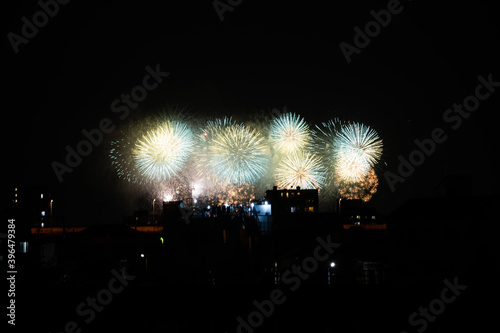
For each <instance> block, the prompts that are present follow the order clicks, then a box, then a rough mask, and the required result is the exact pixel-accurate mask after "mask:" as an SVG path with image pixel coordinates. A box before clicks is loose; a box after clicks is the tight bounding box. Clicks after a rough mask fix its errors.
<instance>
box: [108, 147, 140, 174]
mask: <svg viewBox="0 0 500 333" xmlns="http://www.w3.org/2000/svg"><path fill="white" fill-rule="evenodd" d="M109 157H110V158H111V165H112V166H113V167H114V168H115V171H116V174H117V175H118V177H119V178H121V179H124V180H127V181H129V182H132V183H140V180H139V179H138V177H137V174H136V172H135V171H136V170H135V165H134V161H133V158H132V145H131V143H130V141H127V140H124V139H122V140H114V141H111V150H110V152H109Z"/></svg>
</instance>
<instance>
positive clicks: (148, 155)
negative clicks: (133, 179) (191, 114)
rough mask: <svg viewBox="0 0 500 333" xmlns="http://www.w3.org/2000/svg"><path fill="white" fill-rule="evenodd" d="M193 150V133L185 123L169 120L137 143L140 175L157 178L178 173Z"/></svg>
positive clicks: (165, 177) (137, 161)
mask: <svg viewBox="0 0 500 333" xmlns="http://www.w3.org/2000/svg"><path fill="white" fill-rule="evenodd" d="M192 151H193V134H192V132H191V129H190V128H189V127H188V126H187V125H186V124H183V123H179V122H175V121H172V122H170V121H169V122H166V123H164V124H161V125H160V126H159V127H158V128H157V129H155V130H152V131H149V132H147V133H146V134H144V136H143V137H142V138H141V139H139V140H138V141H137V143H136V147H135V150H134V160H135V162H136V166H137V169H138V171H139V172H140V173H141V175H143V176H145V177H147V178H149V179H151V180H155V181H161V180H165V179H169V178H172V177H174V176H175V175H177V174H178V172H179V171H180V170H181V169H182V167H183V165H184V163H185V162H186V160H187V158H188V157H189V155H190V154H191V152H192Z"/></svg>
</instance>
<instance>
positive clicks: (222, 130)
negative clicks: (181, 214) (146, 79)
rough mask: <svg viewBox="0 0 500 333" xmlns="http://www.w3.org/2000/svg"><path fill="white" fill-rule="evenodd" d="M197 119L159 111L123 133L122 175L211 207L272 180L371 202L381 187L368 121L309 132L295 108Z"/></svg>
mask: <svg viewBox="0 0 500 333" xmlns="http://www.w3.org/2000/svg"><path fill="white" fill-rule="evenodd" d="M263 119H264V120H263ZM193 120H194V119H192V120H187V119H186V118H183V117H182V115H180V116H179V115H177V116H175V115H174V116H168V117H167V116H156V117H152V118H150V119H146V120H144V121H141V122H139V123H137V124H134V125H133V126H129V129H128V130H125V132H121V136H120V138H117V139H116V140H115V141H112V142H111V147H110V153H109V156H110V158H111V165H112V166H113V167H114V170H115V172H116V174H117V175H118V177H119V178H121V179H124V180H128V181H129V182H130V183H134V184H138V185H141V186H145V185H147V186H148V190H152V191H155V192H157V193H159V195H160V196H159V197H163V198H173V200H183V199H186V198H193V199H195V198H198V199H199V200H198V201H199V202H210V203H213V204H222V203H229V204H231V203H244V202H248V198H255V197H256V196H258V193H264V191H265V190H266V189H269V188H270V186H273V185H278V186H279V187H280V188H290V187H297V186H300V187H301V188H303V189H314V188H317V189H321V190H322V194H323V196H327V197H328V198H333V197H338V196H339V195H340V196H342V197H346V198H349V197H351V198H352V197H360V198H363V200H365V198H371V195H373V193H374V191H376V187H377V184H378V182H376V181H374V179H376V175H371V173H372V172H373V167H374V165H375V164H376V163H377V162H378V160H379V159H380V157H381V154H382V139H380V138H379V136H378V134H377V132H376V131H375V130H374V129H372V128H370V127H369V126H366V125H363V124H360V123H345V122H343V121H341V120H339V119H338V118H334V119H332V120H330V121H328V122H324V123H322V124H321V125H316V126H315V127H314V130H310V128H309V125H308V124H307V123H306V122H305V121H304V119H303V118H302V117H301V116H300V115H296V114H293V113H289V112H286V113H284V114H281V115H280V114H278V113H276V114H274V115H273V116H272V119H270V117H268V118H263V117H261V118H259V119H258V120H259V121H260V122H256V121H254V122H253V126H252V127H249V126H248V125H247V124H244V123H237V122H236V121H234V120H232V118H230V117H224V118H218V119H215V120H210V121H206V122H204V125H200V124H199V121H200V120H199V119H196V120H194V121H196V122H198V125H195V124H196V123H195V122H193ZM188 124H189V125H188ZM192 128H194V129H195V130H193V129H192ZM257 129H259V130H257ZM262 133H265V134H266V137H264V136H263V135H262ZM271 152H274V154H273V155H271ZM134 186H135V185H134ZM363 191H364V192H363ZM361 192H363V193H361ZM368 194H370V195H368ZM159 197H158V198H159ZM325 200H326V198H325ZM329 200H330V199H329Z"/></svg>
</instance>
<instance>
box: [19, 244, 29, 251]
mask: <svg viewBox="0 0 500 333" xmlns="http://www.w3.org/2000/svg"><path fill="white" fill-rule="evenodd" d="M19 245H20V249H21V253H28V242H19Z"/></svg>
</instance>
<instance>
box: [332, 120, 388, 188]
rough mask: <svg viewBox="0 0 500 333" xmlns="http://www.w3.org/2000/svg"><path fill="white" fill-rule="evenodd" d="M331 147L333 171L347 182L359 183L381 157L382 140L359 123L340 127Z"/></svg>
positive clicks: (370, 129)
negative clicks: (332, 150) (332, 151)
mask: <svg viewBox="0 0 500 333" xmlns="http://www.w3.org/2000/svg"><path fill="white" fill-rule="evenodd" d="M333 147H334V148H333V149H334V155H333V156H334V158H335V160H336V162H335V171H336V173H337V174H339V175H340V177H341V178H342V179H344V180H345V181H348V182H357V181H360V180H361V179H362V178H363V177H364V176H365V175H366V174H367V173H368V171H369V170H370V167H372V166H374V165H375V164H376V163H377V162H378V160H379V159H380V156H381V155H382V140H381V139H380V138H379V136H378V134H377V132H376V131H375V130H374V129H372V128H370V127H369V126H366V125H363V124H359V123H353V124H347V125H344V126H342V127H341V129H340V131H339V132H338V133H337V136H336V137H335V139H334V140H333Z"/></svg>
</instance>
